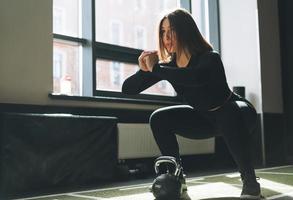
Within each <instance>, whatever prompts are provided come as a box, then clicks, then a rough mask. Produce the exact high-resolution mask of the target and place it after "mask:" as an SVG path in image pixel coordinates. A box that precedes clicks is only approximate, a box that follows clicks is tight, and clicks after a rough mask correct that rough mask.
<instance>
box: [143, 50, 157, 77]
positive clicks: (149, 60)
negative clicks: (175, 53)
mask: <svg viewBox="0 0 293 200" xmlns="http://www.w3.org/2000/svg"><path fill="white" fill-rule="evenodd" d="M145 60H146V61H145V63H146V66H147V68H148V70H149V71H150V72H152V71H153V67H154V65H155V64H156V63H158V61H159V57H158V54H157V52H153V53H151V54H149V55H147V56H146V57H145Z"/></svg>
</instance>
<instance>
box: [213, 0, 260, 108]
mask: <svg viewBox="0 0 293 200" xmlns="http://www.w3.org/2000/svg"><path fill="white" fill-rule="evenodd" d="M219 4H220V34H221V55H222V60H223V63H224V65H225V70H226V75H227V80H228V83H229V85H230V87H231V89H232V87H233V86H245V87H246V97H247V99H248V100H250V101H251V102H252V104H253V105H254V106H255V107H256V109H257V111H258V112H261V111H262V101H261V98H262V97H261V74H260V65H259V59H260V56H259V46H258V43H259V37H258V29H257V27H258V14H257V1H256V0H245V1H243V0H220V1H219Z"/></svg>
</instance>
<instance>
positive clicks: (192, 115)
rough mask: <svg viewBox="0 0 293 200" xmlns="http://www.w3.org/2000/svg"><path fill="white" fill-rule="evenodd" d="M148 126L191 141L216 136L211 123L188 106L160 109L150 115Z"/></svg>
mask: <svg viewBox="0 0 293 200" xmlns="http://www.w3.org/2000/svg"><path fill="white" fill-rule="evenodd" d="M150 124H151V126H153V125H155V126H156V127H157V128H158V129H159V128H163V129H165V130H166V129H167V130H169V131H170V132H172V133H175V134H178V135H181V136H183V137H187V138H192V139H202V138H209V137H213V136H215V135H216V132H215V129H214V125H213V123H212V121H211V120H210V119H208V118H206V117H205V116H204V115H203V114H201V113H200V112H199V111H197V110H195V109H194V108H192V107H191V106H188V105H177V106H168V107H164V108H160V109H158V110H156V111H154V112H153V114H152V115H151V118H150Z"/></svg>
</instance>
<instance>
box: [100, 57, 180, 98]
mask: <svg viewBox="0 0 293 200" xmlns="http://www.w3.org/2000/svg"><path fill="white" fill-rule="evenodd" d="M137 70H138V66H137V65H134V64H128V63H122V62H115V61H108V60H101V59H99V60H97V61H96V77H97V80H96V81H97V82H96V83H97V85H96V89H97V90H104V91H114V92H121V87H122V84H123V82H124V80H125V79H126V78H128V77H129V76H131V75H132V74H134V73H135V72H136V71H137ZM142 94H153V95H163V96H176V93H175V91H174V89H173V87H172V86H171V84H170V83H168V82H167V81H161V82H159V83H157V84H155V85H153V86H152V87H150V88H148V89H147V90H145V91H144V92H143V93H142Z"/></svg>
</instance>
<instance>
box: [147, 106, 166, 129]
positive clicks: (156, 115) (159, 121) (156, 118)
mask: <svg viewBox="0 0 293 200" xmlns="http://www.w3.org/2000/svg"><path fill="white" fill-rule="evenodd" d="M165 113H166V112H165V111H164V110H163V109H161V108H160V109H157V110H155V111H154V112H153V113H152V114H151V116H150V119H149V123H150V125H151V127H152V128H154V127H157V126H159V125H160V127H162V126H164V124H165V121H166V120H167V119H168V118H167V115H166V114H165Z"/></svg>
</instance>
